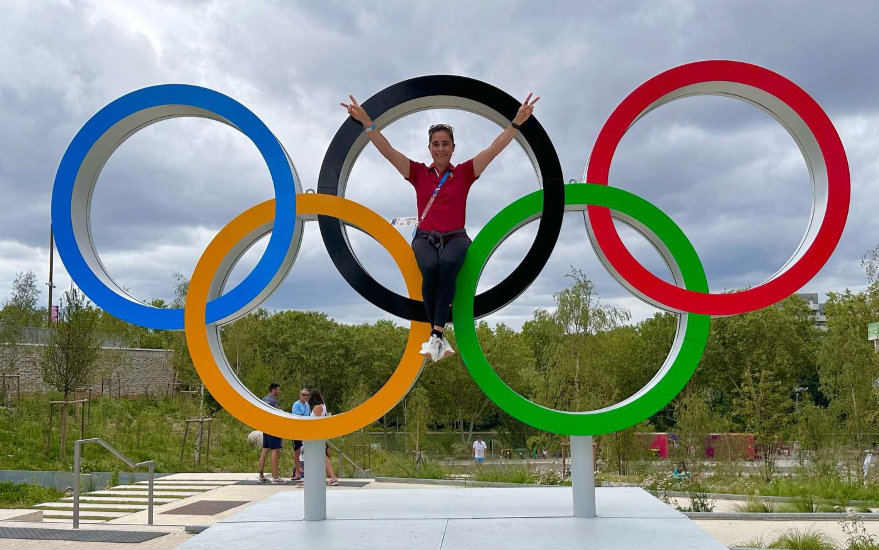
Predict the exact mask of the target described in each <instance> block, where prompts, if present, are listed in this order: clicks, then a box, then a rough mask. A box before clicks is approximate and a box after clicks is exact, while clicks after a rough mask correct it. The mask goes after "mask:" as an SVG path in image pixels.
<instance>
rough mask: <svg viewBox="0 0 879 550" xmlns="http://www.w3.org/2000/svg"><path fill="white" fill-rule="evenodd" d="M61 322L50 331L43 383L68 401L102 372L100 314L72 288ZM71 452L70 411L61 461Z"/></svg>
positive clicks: (63, 417)
mask: <svg viewBox="0 0 879 550" xmlns="http://www.w3.org/2000/svg"><path fill="white" fill-rule="evenodd" d="M58 309H59V319H58V322H57V323H56V324H55V325H54V326H53V327H52V328H51V329H50V331H51V332H50V336H49V342H48V343H47V344H46V347H45V350H44V352H43V357H42V361H41V365H40V366H41V368H42V373H43V380H44V381H45V382H46V384H48V385H49V386H51V387H53V388H55V389H56V390H58V391H60V392H62V393H63V394H64V400H65V401H67V400H68V398H69V396H70V393H71V392H72V391H74V390H76V388H79V387H82V386H89V385H91V383H92V379H93V378H94V373H95V371H96V370H97V368H98V365H99V360H100V356H101V343H100V341H99V340H98V332H97V327H98V319H99V316H100V312H99V311H98V310H97V309H95V308H94V307H92V305H91V303H90V302H89V301H88V300H86V298H85V296H84V295H83V294H82V293H81V292H80V291H79V290H78V289H77V288H76V287H75V286H73V285H72V284H71V285H70V290H68V291H67V292H65V293H64V298H63V299H62V300H61V304H60V307H59V308H58ZM66 449H67V407H66V406H64V407H63V408H62V413H61V458H62V459H63V458H64V455H65V453H66Z"/></svg>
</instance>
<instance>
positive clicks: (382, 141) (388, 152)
mask: <svg viewBox="0 0 879 550" xmlns="http://www.w3.org/2000/svg"><path fill="white" fill-rule="evenodd" d="M348 97H349V98H351V104H350V105H349V104H347V103H340V105H341V106H342V107H344V108H346V109H348V114H349V115H351V118H353V119H354V120H356V121H357V122H359V123H360V124H363V128H369V127H370V126H372V119H371V118H369V115H367V114H366V110H365V109H364V108H363V107H361V106H360V104H359V103H357V100H356V99H354V96H353V95H349V96H348ZM366 135H367V136H369V141H371V142H372V144H373V145H375V148H376V149H378V152H379V153H381V154H382V156H383V157H385V158H386V159H388V160H389V161H390V162H391V164H393V165H394V168H396V169H397V172H400V175H401V176H403V177H404V178H406V179H409V159H408V158H406V155H404V154H403V153H401V152H400V151H397V150H396V149H394V148H393V147H391V144H390V143H389V142H388V140H387V138H386V137H385V136H383V135H382V134H381V132H379V131H378V128H376V129H375V130H370V131H368V132H366Z"/></svg>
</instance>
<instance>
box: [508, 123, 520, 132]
mask: <svg viewBox="0 0 879 550" xmlns="http://www.w3.org/2000/svg"><path fill="white" fill-rule="evenodd" d="M510 126H512V127H513V128H515V129H516V130H518V129H519V128H521V126H520V125H518V124H516V123H515V122H511V123H510Z"/></svg>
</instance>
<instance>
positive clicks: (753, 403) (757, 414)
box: [735, 368, 793, 481]
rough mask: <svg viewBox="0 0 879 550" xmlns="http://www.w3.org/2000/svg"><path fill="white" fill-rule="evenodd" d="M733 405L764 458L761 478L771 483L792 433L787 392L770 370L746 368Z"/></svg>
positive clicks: (791, 403)
mask: <svg viewBox="0 0 879 550" xmlns="http://www.w3.org/2000/svg"><path fill="white" fill-rule="evenodd" d="M735 406H736V411H737V412H738V415H739V417H740V419H741V422H742V424H743V425H744V426H745V429H747V430H748V431H749V432H751V433H753V434H754V442H755V443H756V444H757V445H758V446H759V447H760V452H761V454H762V457H763V461H762V470H763V472H762V473H763V477H764V478H765V479H766V481H770V480H771V479H772V476H773V475H774V474H775V470H776V463H777V459H778V453H779V451H780V450H781V444H782V443H783V442H784V440H785V438H786V437H788V436H789V435H790V433H791V431H790V427H791V420H792V418H791V409H792V408H793V400H792V399H791V397H790V390H789V389H787V388H786V387H785V386H784V385H783V384H781V382H779V381H777V380H775V379H774V376H773V373H772V372H771V371H769V370H767V369H760V370H752V369H750V368H746V369H745V371H744V373H743V376H742V384H741V385H740V386H739V387H738V388H737V390H736V397H735Z"/></svg>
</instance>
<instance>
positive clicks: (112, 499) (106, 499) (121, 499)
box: [61, 495, 180, 504]
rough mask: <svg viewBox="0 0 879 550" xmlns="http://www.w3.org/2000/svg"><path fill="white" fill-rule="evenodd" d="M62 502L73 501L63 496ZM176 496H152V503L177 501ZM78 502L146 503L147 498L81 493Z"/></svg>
mask: <svg viewBox="0 0 879 550" xmlns="http://www.w3.org/2000/svg"><path fill="white" fill-rule="evenodd" d="M61 500H62V501H64V502H73V497H64V498H62V499H61ZM178 500H180V499H178V498H167V497H166V498H160V497H155V498H153V504H168V503H169V502H177V501H178ZM79 501H80V502H95V503H98V502H104V503H108V502H121V503H126V504H127V503H131V504H147V502H148V501H149V499H148V498H147V497H146V496H135V497H114V496H89V495H81V496H80V497H79Z"/></svg>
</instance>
